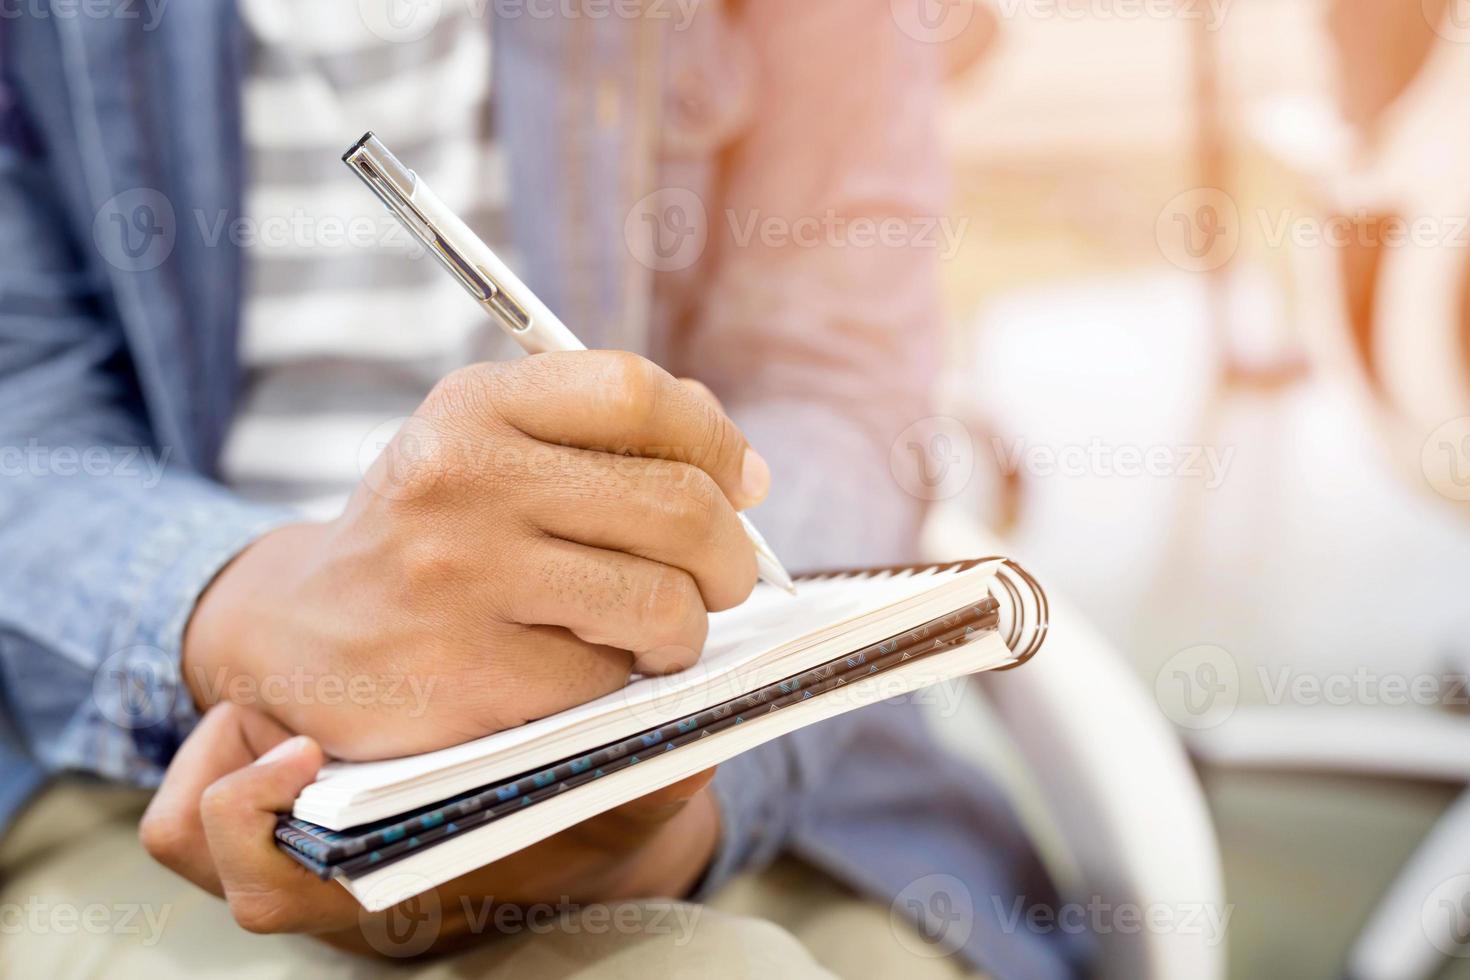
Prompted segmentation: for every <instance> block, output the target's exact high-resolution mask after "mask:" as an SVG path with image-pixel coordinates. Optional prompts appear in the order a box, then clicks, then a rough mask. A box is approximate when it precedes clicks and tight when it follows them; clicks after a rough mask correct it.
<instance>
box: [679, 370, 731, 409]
mask: <svg viewBox="0 0 1470 980" xmlns="http://www.w3.org/2000/svg"><path fill="white" fill-rule="evenodd" d="M679 383H680V384H681V385H683V386H684V387H686V388H688V389H689V390H690V391H692V392H694V393H695V394H696V395H698V396H699V398H700V400H701V401H703V402H704V403H705V404H706V405H708V406H709V407H710V408H713V409H714V410H715V411H717V412H719V413H720V414H721V415H724V414H725V406H724V405H723V404H721V403H720V399H719V398H718V397H716V395H715V393H714V392H713V391H710V389H709V385H707V384H705V383H704V382H703V381H695V380H694V379H693V378H680V379H679Z"/></svg>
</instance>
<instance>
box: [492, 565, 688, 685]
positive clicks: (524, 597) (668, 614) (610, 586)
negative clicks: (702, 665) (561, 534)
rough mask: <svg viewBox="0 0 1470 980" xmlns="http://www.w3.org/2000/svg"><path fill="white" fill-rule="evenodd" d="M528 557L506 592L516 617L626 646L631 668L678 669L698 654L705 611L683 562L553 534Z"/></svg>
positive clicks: (594, 640) (603, 643) (597, 641)
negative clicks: (528, 566) (526, 570)
mask: <svg viewBox="0 0 1470 980" xmlns="http://www.w3.org/2000/svg"><path fill="white" fill-rule="evenodd" d="M530 561H531V563H532V566H533V568H534V573H533V574H532V575H530V576H528V577H527V580H526V581H523V582H520V583H517V585H516V587H515V588H514V590H513V594H512V595H511V596H510V597H509V603H510V613H511V615H512V616H513V617H514V618H515V620H516V621H517V622H521V623H525V624H527V625H544V626H561V627H565V628H566V629H568V630H571V631H572V632H573V633H575V634H576V635H577V636H578V637H580V638H581V639H583V640H585V641H586V642H587V643H591V644H594V645H598V646H609V647H615V648H616V649H619V650H627V651H630V652H631V653H633V654H634V655H635V663H634V669H636V670H637V671H638V672H639V673H650V674H654V673H658V674H661V673H668V672H669V671H674V670H683V669H685V668H687V667H689V666H691V665H693V663H694V662H695V661H696V660H697V659H699V651H700V650H701V649H703V648H704V639H705V635H706V634H707V633H708V632H709V616H708V614H707V612H706V611H705V608H704V599H703V597H702V596H701V595H700V592H699V587H698V586H697V585H696V584H695V582H694V579H693V577H692V576H690V574H689V573H688V572H686V571H684V570H683V569H680V568H672V567H670V566H668V565H660V564H658V563H657V562H652V561H648V560H647V559H644V558H637V557H634V556H632V555H627V554H623V553H621V552H616V551H606V550H603V549H600V548H589V547H588V546H587V545H584V544H579V543H577V542H574V541H562V540H559V539H556V538H546V539H544V540H543V541H542V542H541V543H540V544H538V546H537V547H536V549H535V554H534V556H533V557H532V558H531V559H530Z"/></svg>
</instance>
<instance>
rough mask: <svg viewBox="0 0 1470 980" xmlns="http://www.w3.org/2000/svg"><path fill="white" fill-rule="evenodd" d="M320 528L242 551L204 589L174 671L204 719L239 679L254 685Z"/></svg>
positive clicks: (291, 531)
mask: <svg viewBox="0 0 1470 980" xmlns="http://www.w3.org/2000/svg"><path fill="white" fill-rule="evenodd" d="M322 528H323V525H319V524H307V523H300V524H288V525H285V526H283V527H279V528H276V529H274V530H271V531H268V532H267V533H266V534H264V535H262V536H261V537H259V538H257V539H256V540H255V541H253V542H251V543H250V544H249V545H247V546H246V547H245V548H244V549H243V550H242V551H241V552H240V553H239V554H237V555H236V556H235V557H234V559H232V560H231V561H230V562H229V563H228V564H226V565H225V567H224V568H222V569H221V570H220V572H219V574H218V575H216V576H215V577H214V579H213V580H212V581H211V582H210V583H209V585H208V586H206V587H205V589H204V591H203V592H202V593H201V594H200V596H199V599H198V601H197V602H196V603H195V605H194V611H193V613H192V614H191V615H190V617H189V621H188V623H187V624H186V625H185V628H184V640H183V649H182V652H181V657H180V669H181V673H182V675H183V679H184V683H185V685H186V686H187V688H188V690H189V694H190V696H191V697H192V698H193V699H194V705H195V707H196V708H198V709H199V711H201V712H203V711H205V710H207V709H208V708H210V707H211V706H213V705H214V704H215V703H217V702H219V701H225V700H229V699H230V694H231V691H232V690H236V691H238V690H241V688H240V687H239V681H238V678H242V677H244V678H247V679H248V681H249V682H250V683H251V684H254V685H258V684H259V682H260V681H261V679H262V677H263V676H264V674H263V672H264V671H265V670H266V669H267V664H266V657H265V654H264V653H263V652H262V651H266V650H269V649H271V648H273V647H275V648H279V646H280V644H279V643H276V642H275V641H274V640H273V637H274V636H276V635H277V634H278V632H279V629H278V624H279V623H280V621H281V618H282V615H283V613H284V610H285V609H286V608H288V601H289V598H288V597H289V595H290V594H291V592H292V591H293V589H294V586H293V585H292V581H293V579H294V574H293V573H295V572H296V570H297V569H299V568H300V567H301V564H302V559H303V557H304V555H306V554H308V553H309V551H310V548H311V546H312V543H313V542H314V541H315V539H316V536H317V535H319V534H320V533H321V530H322Z"/></svg>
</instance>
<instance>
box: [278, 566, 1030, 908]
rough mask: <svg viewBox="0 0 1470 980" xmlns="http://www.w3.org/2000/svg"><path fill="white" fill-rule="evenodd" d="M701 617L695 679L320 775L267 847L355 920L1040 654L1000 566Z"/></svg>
mask: <svg viewBox="0 0 1470 980" xmlns="http://www.w3.org/2000/svg"><path fill="white" fill-rule="evenodd" d="M797 581H798V586H799V594H798V595H797V596H796V597H791V596H789V595H787V594H785V593H784V592H781V591H779V590H777V589H774V588H771V587H769V586H765V585H762V586H758V587H757V589H756V591H755V592H754V593H753V594H752V596H751V598H750V599H749V600H747V601H746V602H745V603H744V604H743V605H741V606H740V607H738V608H736V609H732V610H729V611H726V612H722V613H716V614H714V615H713V616H711V617H710V631H709V638H708V640H707V641H706V644H705V649H704V653H703V655H702V656H701V658H700V661H699V662H698V664H696V665H695V666H694V667H693V668H691V669H689V670H686V671H683V672H681V673H678V674H672V675H669V676H666V677H640V678H635V679H633V680H632V681H631V682H630V683H629V684H628V685H627V687H625V688H623V689H622V690H620V691H617V692H614V693H612V694H609V695H607V696H605V697H602V698H599V699H597V700H595V701H591V702H588V703H587V704H583V705H580V706H578V707H575V708H571V709H568V710H566V711H562V712H560V713H558V714H556V715H552V716H549V717H547V718H542V719H540V720H538V721H535V722H531V723H530V724H527V725H523V726H520V727H519V728H515V729H511V730H508V731H504V732H499V733H497V734H495V735H491V736H488V737H486V738H481V739H477V740H475V741H471V742H466V743H464V744H462V745H457V746H453V747H450V748H446V749H441V750H439V751H436V752H429V753H425V754H422V755H417V756H412V757H407V758H402V759H390V760H386V761H382V762H370V763H342V762H334V763H330V764H328V765H327V766H326V767H324V768H323V769H322V771H321V773H320V774H319V776H318V778H317V781H316V782H314V783H313V784H311V785H310V786H308V787H306V789H305V790H304V791H303V792H302V793H301V795H300V797H298V799H297V800H296V804H295V807H294V809H293V812H292V814H291V815H290V816H287V817H283V818H282V819H281V821H280V823H279V824H278V826H277V829H276V839H277V842H278V843H279V845H280V846H281V847H282V848H283V849H284V850H285V851H286V853H288V854H290V855H291V856H292V857H293V858H295V859H296V860H297V861H299V862H300V863H301V864H303V865H304V866H306V867H307V868H309V869H310V870H312V871H313V872H314V873H316V874H318V875H319V876H321V877H323V878H335V879H337V880H338V881H340V882H341V883H342V884H343V885H345V886H346V887H347V888H348V890H349V891H351V892H352V894H353V895H354V896H356V897H357V899H358V900H359V901H360V902H361V903H362V904H363V905H364V906H365V907H366V908H368V909H369V910H378V909H382V908H386V907H388V906H390V905H393V904H395V903H397V902H400V901H403V900H404V899H407V898H410V897H412V896H413V895H416V894H419V893H420V892H423V891H426V890H428V889H429V888H432V887H434V886H436V885H438V884H442V883H443V882H445V881H448V880H450V879H452V878H455V877H458V876H459V875H461V874H464V873H466V872H468V871H471V870H473V869H475V868H477V867H480V866H482V865H485V864H489V863H490V862H492V861H496V860H499V859H500V858H502V857H505V856H507V855H509V854H513V853H515V852H516V851H518V850H520V849H522V848H524V847H528V846H530V845H532V844H534V843H536V842H537V841H540V840H543V839H545V838H547V837H550V836H552V835H553V834H555V833H558V832H559V831H561V830H564V829H566V828H567V827H570V826H572V825H573V824H575V823H578V822H580V821H582V820H585V819H587V818H589V817H592V816H596V815H597V814H599V813H602V812H604V811H605V810H609V809H611V808H613V807H615V806H618V805H620V804H622V803H624V802H627V801H628V800H632V799H636V798H637V797H639V796H642V795H645V794H647V793H650V792H653V791H654V790H656V789H659V788H661V787H663V786H667V785H669V784H670V783H674V782H677V781H678V780H680V779H683V778H685V777H686V776H689V775H692V774H694V773H696V772H699V771H700V770H702V769H706V768H709V767H710V766H713V765H716V764H718V763H720V762H723V761H725V760H726V759H729V758H732V757H733V756H735V755H738V754H739V753H741V752H745V751H747V750H749V749H752V748H755V747H756V746H758V745H761V744H763V743H765V742H767V741H770V740H771V739H773V738H777V737H779V736H780V735H783V734H786V733H788V732H791V731H795V730H797V729H799V728H803V727H805V726H807V725H810V724H813V723H815V722H817V721H820V720H822V719H825V718H829V717H832V716H834V715H837V714H841V713H843V712H846V711H850V710H852V709H854V708H859V707H862V706H863V705H866V704H872V703H875V702H877V701H882V700H886V699H888V698H892V697H896V696H900V695H904V694H907V693H909V692H912V691H914V690H917V689H919V688H922V687H926V686H928V685H930V684H934V683H938V682H940V681H944V680H948V679H950V678H953V677H957V676H960V675H964V674H969V673H975V672H978V671H983V670H995V669H1005V668H1009V667H1014V666H1017V665H1019V664H1021V663H1023V662H1025V661H1026V660H1027V659H1029V658H1030V657H1031V656H1033V655H1034V654H1035V653H1036V652H1037V650H1038V649H1040V646H1041V643H1042V640H1043V639H1044V638H1045V633H1046V623H1047V605H1046V597H1045V594H1044V593H1043V592H1042V590H1041V589H1040V587H1039V586H1038V585H1037V584H1036V582H1035V580H1034V579H1033V578H1032V577H1031V576H1030V575H1029V574H1027V573H1026V572H1025V571H1024V570H1023V569H1021V568H1020V567H1019V566H1017V565H1015V564H1014V563H1012V562H1009V561H1006V560H1004V559H979V560H973V561H965V562H957V563H952V564H945V565H929V566H908V567H902V568H883V569H862V570H855V571H845V572H829V573H824V574H819V575H807V576H802V577H800V578H799V579H798V580H797Z"/></svg>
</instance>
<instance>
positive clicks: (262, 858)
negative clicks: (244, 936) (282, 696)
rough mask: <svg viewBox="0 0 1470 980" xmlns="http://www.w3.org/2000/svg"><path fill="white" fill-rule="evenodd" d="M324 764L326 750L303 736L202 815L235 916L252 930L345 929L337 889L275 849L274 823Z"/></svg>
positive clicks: (221, 785)
mask: <svg viewBox="0 0 1470 980" xmlns="http://www.w3.org/2000/svg"><path fill="white" fill-rule="evenodd" d="M325 761H326V756H325V754H324V753H323V752H322V750H321V746H319V745H317V743H316V742H315V741H314V740H313V739H311V738H308V737H307V736H305V735H298V736H296V737H295V738H291V739H288V740H286V741H284V742H282V743H281V744H280V745H277V746H276V747H275V748H273V749H271V750H270V751H269V752H267V753H266V754H265V755H263V756H261V757H260V758H259V759H257V760H255V761H254V762H253V763H251V764H250V765H248V766H245V767H244V768H242V769H238V770H236V771H235V772H233V773H231V774H229V775H228V776H225V777H224V778H223V779H220V780H218V781H217V782H215V783H214V784H213V785H211V786H210V787H209V789H207V790H205V791H204V797H203V799H202V800H201V801H200V808H199V809H200V815H201V816H202V817H203V820H204V832H205V835H206V837H207V838H208V840H209V850H210V853H211V854H212V855H213V857H214V861H215V866H216V867H217V868H218V869H219V876H220V881H221V883H222V884H223V886H224V891H225V897H226V898H227V899H228V900H229V902H230V907H231V910H232V911H233V912H234V913H235V918H236V919H237V920H238V921H239V922H240V924H241V925H243V926H245V927H246V928H247V929H251V930H252V931H257V932H275V931H282V930H284V929H289V930H291V931H304V932H315V931H320V930H322V929H328V928H340V927H341V926H342V924H343V922H342V920H343V918H344V913H350V907H349V906H347V905H345V904H344V903H343V902H341V901H338V900H335V899H338V898H339V896H338V895H336V894H332V893H333V892H339V891H341V890H340V889H337V888H335V887H332V886H330V883H327V882H319V881H316V880H315V879H313V878H312V877H311V875H310V873H309V872H307V871H306V870H305V869H304V868H302V867H301V866H300V865H298V864H297V863H296V862H294V861H292V860H291V859H290V858H289V857H287V856H286V855H284V854H282V853H281V852H280V851H279V850H278V849H277V848H276V845H275V828H276V819H277V815H278V814H281V813H287V812H289V811H290V809H291V805H292V804H293V803H295V801H296V797H297V796H298V795H300V793H301V791H302V790H303V789H305V788H306V786H307V785H308V784H310V783H311V782H312V781H313V780H315V779H316V774H317V771H318V770H319V769H321V767H322V764H323V763H324V762H325ZM323 885H326V886H327V887H326V888H323V887H319V886H323ZM340 897H341V898H348V896H347V895H346V893H345V892H342V893H341V896H340ZM349 901H350V898H349ZM348 921H350V918H349V919H348Z"/></svg>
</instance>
